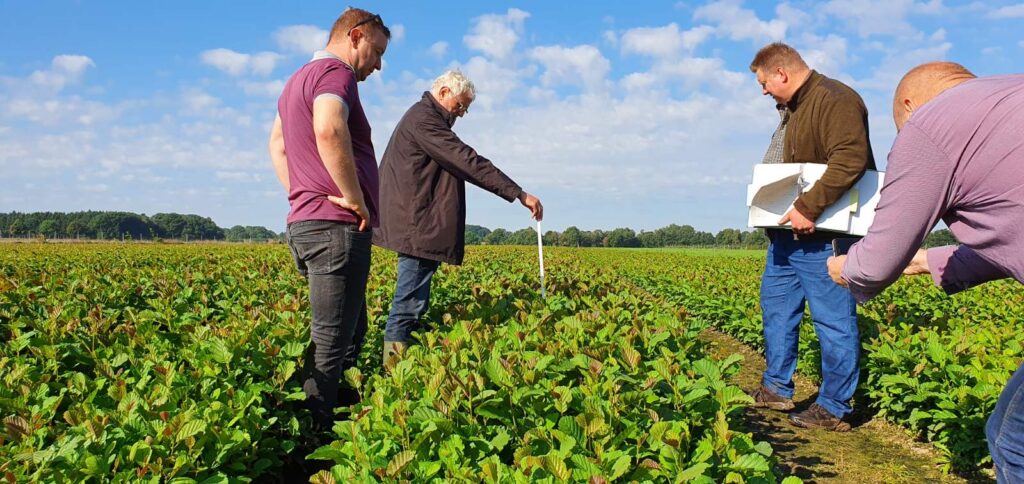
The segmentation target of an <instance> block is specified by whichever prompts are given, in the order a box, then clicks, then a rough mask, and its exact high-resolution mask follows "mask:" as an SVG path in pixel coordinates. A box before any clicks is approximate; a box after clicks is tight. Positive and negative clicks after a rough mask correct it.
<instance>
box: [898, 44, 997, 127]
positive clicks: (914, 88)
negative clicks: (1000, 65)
mask: <svg viewBox="0 0 1024 484" xmlns="http://www.w3.org/2000/svg"><path fill="white" fill-rule="evenodd" d="M975 77H977V76H975V75H974V74H972V73H971V71H969V70H967V68H966V67H964V66H962V65H960V64H957V63H955V62H944V61H940V62H928V63H926V64H921V65H919V66H917V67H915V68H913V69H911V70H910V72H907V74H906V75H905V76H903V79H902V80H900V84H899V86H897V87H896V95H895V96H893V100H892V119H893V121H895V122H896V131H899V130H901V129H903V125H904V124H906V122H907V120H908V119H910V115H911V114H913V112H914V110H915V109H918V108H920V107H921V106H923V105H924V104H925V103H927V102H928V101H931V100H932V99H933V98H935V96H938V95H939V94H942V93H943V92H944V91H946V90H947V89H949V88H952V87H954V86H956V85H959V84H960V83H962V82H964V81H969V80H971V79H974V78H975Z"/></svg>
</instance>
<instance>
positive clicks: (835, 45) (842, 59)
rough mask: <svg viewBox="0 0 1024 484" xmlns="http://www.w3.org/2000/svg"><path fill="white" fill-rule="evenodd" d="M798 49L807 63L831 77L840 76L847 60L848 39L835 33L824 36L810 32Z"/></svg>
mask: <svg viewBox="0 0 1024 484" xmlns="http://www.w3.org/2000/svg"><path fill="white" fill-rule="evenodd" d="M798 50H799V51H800V55H801V57H803V58H804V61H806V62H807V65H809V66H810V67H811V68H812V69H816V70H818V71H819V72H821V73H824V74H825V75H828V76H830V77H836V76H838V75H839V73H840V72H841V70H842V69H843V67H845V64H846V61H847V41H846V39H845V38H843V37H840V36H838V35H835V34H828V35H827V36H825V37H824V38H822V37H818V36H817V35H813V34H809V35H807V36H805V37H804V38H803V39H802V41H801V42H800V47H799V49H798Z"/></svg>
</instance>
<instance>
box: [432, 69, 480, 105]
mask: <svg viewBox="0 0 1024 484" xmlns="http://www.w3.org/2000/svg"><path fill="white" fill-rule="evenodd" d="M442 87H447V88H448V90H449V91H451V92H452V96H458V95H459V94H462V93H464V92H468V93H469V97H470V98H475V97H476V87H475V86H473V81H470V80H469V79H466V76H464V75H462V72H461V71H459V70H458V69H452V70H450V71H447V72H445V73H444V74H441V75H440V76H437V79H434V85H433V86H431V88H430V92H431V93H433V94H434V96H440V95H441V88H442Z"/></svg>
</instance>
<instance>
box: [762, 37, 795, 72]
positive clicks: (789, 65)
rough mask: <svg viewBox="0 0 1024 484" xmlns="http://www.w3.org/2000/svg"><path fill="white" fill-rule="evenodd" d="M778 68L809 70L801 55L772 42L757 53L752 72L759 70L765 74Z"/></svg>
mask: <svg viewBox="0 0 1024 484" xmlns="http://www.w3.org/2000/svg"><path fill="white" fill-rule="evenodd" d="M776 67H783V68H786V69H807V68H808V67H807V63H806V62H804V58H803V57H800V53H799V52H797V51H796V49H794V48H792V47H790V46H788V45H786V44H784V43H782V42H772V43H770V44H768V45H766V46H764V47H761V50H759V51H757V54H756V55H754V60H752V61H750V72H757V71H758V70H761V71H762V72H765V71H768V70H771V69H774V68H776Z"/></svg>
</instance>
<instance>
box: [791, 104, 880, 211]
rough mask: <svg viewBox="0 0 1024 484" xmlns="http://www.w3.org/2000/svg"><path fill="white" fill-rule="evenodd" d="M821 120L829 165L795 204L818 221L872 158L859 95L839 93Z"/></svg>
mask: <svg viewBox="0 0 1024 484" xmlns="http://www.w3.org/2000/svg"><path fill="white" fill-rule="evenodd" d="M822 118H823V119H824V120H825V121H824V122H822V123H820V124H819V126H818V129H820V130H821V139H822V144H823V145H824V148H825V160H826V161H827V168H825V173H824V174H822V176H821V178H820V179H818V181H817V182H815V183H814V186H812V187H811V189H810V190H808V191H807V192H805V193H803V194H801V195H800V197H798V198H797V200H796V203H795V204H794V207H795V208H796V209H797V211H799V212H800V213H801V214H803V215H804V216H805V217H807V218H809V219H811V220H816V219H817V218H818V217H820V216H821V214H822V212H824V211H825V209H826V208H828V206H829V205H832V204H833V203H835V202H836V201H838V200H839V199H840V198H842V197H843V195H844V194H846V192H847V191H849V190H850V187H851V186H853V184H854V183H857V180H859V179H860V177H861V176H862V175H863V174H864V170H866V169H867V167H868V160H869V159H871V145H870V143H869V142H868V127H867V110H866V109H865V108H864V104H863V103H862V102H861V101H860V99H859V98H857V97H853V96H839V97H837V98H836V99H834V100H831V102H830V103H829V104H828V106H827V107H826V108H825V112H824V113H823V114H822Z"/></svg>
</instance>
